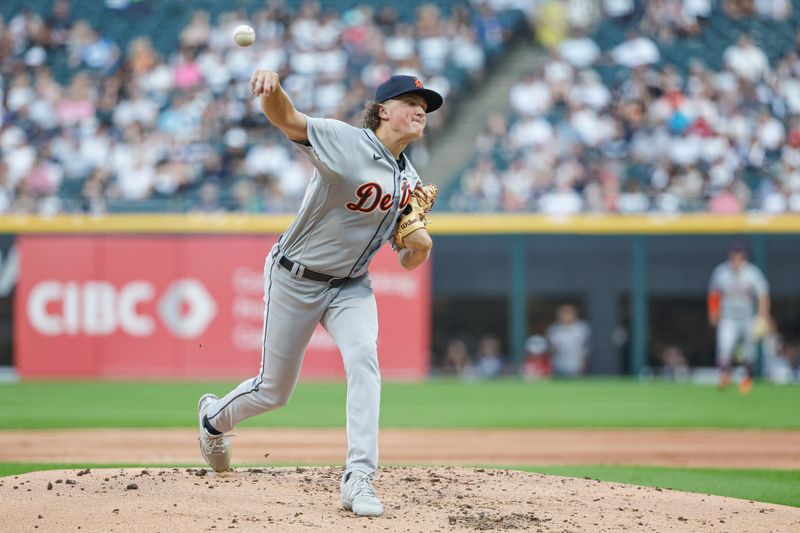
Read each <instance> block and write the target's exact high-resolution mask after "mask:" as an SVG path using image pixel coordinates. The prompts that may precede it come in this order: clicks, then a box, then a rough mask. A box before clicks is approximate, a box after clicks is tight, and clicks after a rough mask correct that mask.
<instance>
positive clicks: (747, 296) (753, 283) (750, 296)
mask: <svg viewBox="0 0 800 533" xmlns="http://www.w3.org/2000/svg"><path fill="white" fill-rule="evenodd" d="M709 290H710V291H718V292H719V293H720V296H721V302H720V319H721V320H743V321H749V320H752V319H753V317H755V315H756V307H755V303H756V301H757V299H758V298H760V297H761V296H766V295H767V294H768V293H769V285H768V284H767V280H766V279H765V278H764V275H763V274H762V273H761V270H759V268H758V267H756V266H755V265H753V264H751V263H745V264H743V265H742V267H741V268H740V269H739V270H734V269H733V267H731V265H730V263H729V262H727V261H726V262H724V263H722V264H720V265H719V266H717V268H715V269H714V272H713V273H712V274H711V280H710V282H709Z"/></svg>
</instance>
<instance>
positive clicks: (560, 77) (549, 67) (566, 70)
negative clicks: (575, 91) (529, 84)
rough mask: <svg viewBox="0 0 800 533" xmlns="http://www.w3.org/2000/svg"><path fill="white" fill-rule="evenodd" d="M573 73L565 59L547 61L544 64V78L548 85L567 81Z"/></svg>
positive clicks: (570, 79) (569, 80)
mask: <svg viewBox="0 0 800 533" xmlns="http://www.w3.org/2000/svg"><path fill="white" fill-rule="evenodd" d="M574 73H575V71H574V69H573V68H572V66H570V64H569V63H567V62H566V61H557V60H556V61H548V62H547V64H546V65H545V66H544V79H545V81H547V83H548V84H550V85H562V84H565V83H569V82H571V81H572V78H573V76H574Z"/></svg>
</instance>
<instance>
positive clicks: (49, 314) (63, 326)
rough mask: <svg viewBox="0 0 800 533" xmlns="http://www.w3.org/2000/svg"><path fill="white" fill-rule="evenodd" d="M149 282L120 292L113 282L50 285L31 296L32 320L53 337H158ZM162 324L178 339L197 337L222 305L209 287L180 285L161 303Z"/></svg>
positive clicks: (44, 283) (184, 282) (190, 282)
mask: <svg viewBox="0 0 800 533" xmlns="http://www.w3.org/2000/svg"><path fill="white" fill-rule="evenodd" d="M157 296H158V295H157V294H156V288H155V286H154V285H153V284H152V283H150V282H149V281H131V282H128V283H126V284H124V285H122V286H121V287H117V286H115V285H113V284H111V283H109V282H107V281H84V282H77V281H56V280H45V281H41V282H39V283H37V284H36V285H34V287H33V289H32V290H31V292H30V294H29V295H28V301H27V311H28V320H30V323H31V325H32V326H33V328H34V329H35V330H36V331H38V332H39V333H41V334H42V335H47V336H56V335H79V334H84V335H92V336H101V335H110V334H112V333H114V332H116V331H117V330H122V331H124V332H125V333H127V334H128V335H132V336H134V337H145V336H148V335H152V334H153V333H154V332H155V330H156V319H155V317H153V316H150V315H149V314H146V313H144V312H143V310H142V307H143V306H144V305H145V304H148V303H150V302H152V301H154V300H155V299H156V297H157ZM156 311H157V314H158V317H159V318H160V319H161V322H162V323H163V324H164V326H166V328H167V329H168V330H169V331H170V332H172V334H173V335H175V336H176V337H182V338H190V337H197V336H198V335H200V334H201V333H203V332H204V331H205V329H206V328H207V327H208V325H209V323H210V322H211V320H213V318H214V316H215V315H216V313H217V304H216V302H215V301H214V298H213V297H212V296H211V295H210V294H209V293H208V290H207V289H206V287H205V285H203V283H202V282H200V281H199V280H196V279H180V280H177V281H175V282H173V283H172V284H171V285H169V286H168V287H167V289H166V290H165V291H164V293H163V294H161V295H160V298H159V299H158V304H157V305H156Z"/></svg>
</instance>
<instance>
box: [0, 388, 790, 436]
mask: <svg viewBox="0 0 800 533" xmlns="http://www.w3.org/2000/svg"><path fill="white" fill-rule="evenodd" d="M233 386H234V383H213V384H210V383H129V382H67V383H64V382H28V383H17V384H4V385H0V405H2V406H3V407H4V408H3V409H2V410H0V430H2V429H38V428H96V427H107V428H121V427H153V428H157V427H193V426H194V424H195V418H194V417H195V414H194V412H195V405H196V403H197V399H198V398H199V396H200V395H201V394H202V393H204V392H214V393H217V394H220V395H222V394H224V393H226V392H227V391H229V390H230V389H231V388H232V387H233ZM344 403H345V388H344V384H343V383H301V384H300V385H299V386H298V388H297V390H296V391H295V394H294V396H293V397H292V400H291V401H290V402H289V405H288V406H286V407H284V408H283V409H280V410H277V411H275V412H273V413H270V414H269V416H263V417H256V418H253V419H250V420H248V421H245V422H244V423H243V424H242V426H243V427H248V426H249V427H256V426H259V427H339V426H343V425H344ZM799 404H800V387H780V386H772V385H758V386H756V388H755V389H754V390H753V392H752V393H751V394H749V395H748V396H741V395H740V394H738V392H736V390H734V389H730V390H727V391H724V392H720V391H719V390H717V389H716V387H711V386H707V387H701V386H694V385H688V384H675V383H639V382H633V381H624V380H587V381H579V382H555V381H553V382H541V383H525V382H521V381H493V382H479V383H463V382H456V381H432V382H427V383H414V384H410V383H385V384H384V385H383V396H382V405H381V425H382V427H397V428H487V429H488V428H760V429H800V410H798V408H797V406H798V405H799Z"/></svg>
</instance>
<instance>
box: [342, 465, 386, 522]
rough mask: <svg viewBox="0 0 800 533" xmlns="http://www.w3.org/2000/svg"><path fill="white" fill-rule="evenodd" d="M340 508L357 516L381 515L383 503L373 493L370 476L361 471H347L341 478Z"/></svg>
mask: <svg viewBox="0 0 800 533" xmlns="http://www.w3.org/2000/svg"><path fill="white" fill-rule="evenodd" d="M342 508H343V509H346V510H348V511H353V512H354V513H355V514H357V515H358V516H381V515H382V514H383V504H381V501H380V500H379V499H378V495H377V494H375V489H374V488H373V486H372V478H371V477H370V476H368V475H367V474H364V473H363V472H358V471H355V472H349V473H347V474H345V476H344V477H343V478H342Z"/></svg>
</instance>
